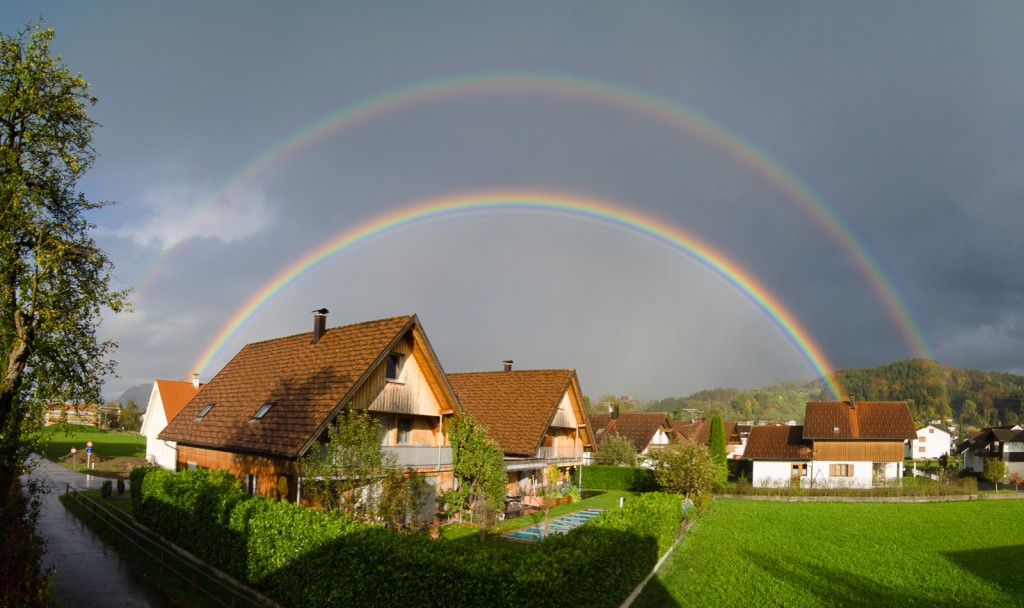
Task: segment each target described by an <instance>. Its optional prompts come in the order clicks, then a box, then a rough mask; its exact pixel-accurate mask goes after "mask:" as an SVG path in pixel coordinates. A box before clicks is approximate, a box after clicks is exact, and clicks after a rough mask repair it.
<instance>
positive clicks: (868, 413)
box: [804, 401, 917, 439]
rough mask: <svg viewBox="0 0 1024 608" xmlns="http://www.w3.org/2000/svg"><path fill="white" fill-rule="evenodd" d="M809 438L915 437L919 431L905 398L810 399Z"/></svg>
mask: <svg viewBox="0 0 1024 608" xmlns="http://www.w3.org/2000/svg"><path fill="white" fill-rule="evenodd" d="M804 437H805V438H808V439H914V438H915V437H917V431H916V429H915V428H914V420H913V418H911V417H910V408H909V407H907V402H906V401H856V402H855V403H854V404H853V405H852V406H851V404H850V402H849V401H808V402H807V409H806V410H804Z"/></svg>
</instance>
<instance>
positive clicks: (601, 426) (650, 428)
mask: <svg viewBox="0 0 1024 608" xmlns="http://www.w3.org/2000/svg"><path fill="white" fill-rule="evenodd" d="M590 423H591V424H592V425H593V428H594V437H595V439H596V440H597V442H598V444H600V442H601V440H602V439H604V438H605V437H607V436H608V435H620V436H622V437H625V438H626V439H628V440H629V441H630V442H631V443H632V444H633V447H635V448H636V452H637V454H638V455H640V456H641V457H643V456H644V455H646V454H649V453H650V452H651V450H657V449H659V448H663V447H665V446H667V445H668V444H670V443H672V442H673V441H676V432H675V430H674V429H673V428H672V418H671V417H670V416H669V415H668V413H667V412H621V413H619V412H611V413H607V414H605V413H600V414H595V413H591V414H590ZM587 464H589V458H588V462H587Z"/></svg>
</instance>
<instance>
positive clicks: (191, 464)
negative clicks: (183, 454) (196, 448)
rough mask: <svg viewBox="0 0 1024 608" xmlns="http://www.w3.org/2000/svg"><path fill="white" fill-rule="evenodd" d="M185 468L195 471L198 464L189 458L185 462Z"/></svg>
mask: <svg viewBox="0 0 1024 608" xmlns="http://www.w3.org/2000/svg"><path fill="white" fill-rule="evenodd" d="M185 468H186V469H188V470H189V471H195V470H196V469H198V468H199V465H198V464H196V463H194V462H192V461H191V460H189V461H188V462H186V463H185Z"/></svg>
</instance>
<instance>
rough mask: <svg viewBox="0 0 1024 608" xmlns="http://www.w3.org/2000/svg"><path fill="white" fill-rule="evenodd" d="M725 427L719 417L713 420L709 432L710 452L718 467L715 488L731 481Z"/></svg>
mask: <svg viewBox="0 0 1024 608" xmlns="http://www.w3.org/2000/svg"><path fill="white" fill-rule="evenodd" d="M726 443H727V440H726V437H725V425H724V424H722V419H721V418H720V417H719V416H714V417H712V418H711V429H710V431H709V432H708V451H710V452H711V458H712V459H714V461H715V465H717V467H718V474H717V475H716V477H715V488H716V489H718V488H721V487H722V486H724V485H725V482H726V481H728V480H729V463H728V458H729V454H728V449H727V447H726Z"/></svg>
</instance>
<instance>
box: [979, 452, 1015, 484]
mask: <svg viewBox="0 0 1024 608" xmlns="http://www.w3.org/2000/svg"><path fill="white" fill-rule="evenodd" d="M1008 472H1009V470H1008V469H1007V468H1006V463H1005V462H1003V459H1002V458H986V459H985V472H983V473H982V474H981V476H982V477H983V478H984V479H985V481H991V482H992V483H994V484H995V486H996V490H998V489H999V483H1000V482H1001V481H1003V480H1005V479H1006V475H1007V473H1008Z"/></svg>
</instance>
